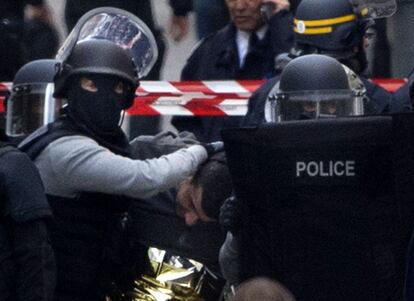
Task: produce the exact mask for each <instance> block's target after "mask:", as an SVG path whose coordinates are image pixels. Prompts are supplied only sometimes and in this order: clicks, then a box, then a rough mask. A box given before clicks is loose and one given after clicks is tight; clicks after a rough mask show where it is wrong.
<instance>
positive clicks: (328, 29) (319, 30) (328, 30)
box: [293, 26, 333, 35]
mask: <svg viewBox="0 0 414 301" xmlns="http://www.w3.org/2000/svg"><path fill="white" fill-rule="evenodd" d="M293 30H294V31H295V32H296V33H299V34H304V35H313V34H314V35H317V34H327V33H331V32H332V30H333V29H332V27H331V26H328V27H319V28H306V29H305V30H304V31H299V30H298V29H297V28H296V27H295V28H294V29H293Z"/></svg>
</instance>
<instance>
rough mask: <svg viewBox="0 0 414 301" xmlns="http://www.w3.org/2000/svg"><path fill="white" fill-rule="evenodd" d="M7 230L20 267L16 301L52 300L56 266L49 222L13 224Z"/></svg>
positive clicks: (40, 220) (35, 221)
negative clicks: (48, 230) (10, 235)
mask: <svg viewBox="0 0 414 301" xmlns="http://www.w3.org/2000/svg"><path fill="white" fill-rule="evenodd" d="M8 228H9V229H10V233H11V234H12V244H13V255H14V258H15V263H16V267H17V277H16V281H17V283H16V284H17V299H16V300H18V301H27V300H29V301H30V300H33V301H34V300H39V301H42V300H44V301H46V300H48V301H49V300H50V301H51V300H53V292H54V288H55V282H56V280H55V277H56V273H55V269H56V267H55V259H54V253H53V249H52V247H51V245H50V242H49V237H48V232H47V225H46V221H45V220H42V219H39V220H34V221H29V222H24V223H16V222H15V221H11V222H10V224H9V227H8Z"/></svg>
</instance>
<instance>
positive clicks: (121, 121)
mask: <svg viewBox="0 0 414 301" xmlns="http://www.w3.org/2000/svg"><path fill="white" fill-rule="evenodd" d="M124 118H125V110H122V112H121V119H120V120H119V123H118V126H119V127H121V126H122V124H123V123H124Z"/></svg>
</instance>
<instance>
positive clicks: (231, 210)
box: [219, 196, 248, 235]
mask: <svg viewBox="0 0 414 301" xmlns="http://www.w3.org/2000/svg"><path fill="white" fill-rule="evenodd" d="M247 218H248V209H247V208H246V206H245V205H243V204H242V202H240V200H238V199H237V198H236V197H235V196H231V197H229V198H228V199H226V200H225V201H224V204H223V205H222V206H221V208H220V215H219V223H220V225H221V227H222V228H223V230H225V231H230V232H231V233H232V234H233V235H237V233H238V232H239V231H240V230H241V229H242V228H243V227H244V225H245V223H246V220H247Z"/></svg>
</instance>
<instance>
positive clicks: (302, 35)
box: [242, 0, 411, 125]
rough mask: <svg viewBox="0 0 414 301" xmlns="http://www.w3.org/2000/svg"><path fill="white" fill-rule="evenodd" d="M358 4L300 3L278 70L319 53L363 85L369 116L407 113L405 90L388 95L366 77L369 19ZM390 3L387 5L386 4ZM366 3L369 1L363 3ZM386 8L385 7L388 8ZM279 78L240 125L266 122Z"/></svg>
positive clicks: (319, 0)
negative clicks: (291, 45) (290, 40)
mask: <svg viewBox="0 0 414 301" xmlns="http://www.w3.org/2000/svg"><path fill="white" fill-rule="evenodd" d="M351 2H352V3H354V5H356V4H358V2H361V1H358V0H353V1H350V0H338V1H334V2H332V1H329V0H302V1H301V3H300V4H299V6H298V8H297V11H296V14H295V18H294V32H295V46H294V48H293V49H292V50H291V52H290V53H289V54H284V55H283V56H280V57H279V58H278V60H277V68H279V69H283V66H284V65H286V63H287V62H289V61H290V60H291V59H292V58H295V57H298V56H301V55H304V54H312V53H319V54H325V55H328V56H331V57H333V58H335V59H337V60H338V61H340V62H341V63H342V64H344V65H346V66H347V67H349V68H350V69H351V70H352V71H353V72H355V73H356V74H357V75H358V76H359V78H360V79H361V81H362V82H363V84H364V86H365V88H366V90H367V95H368V97H369V98H370V99H371V105H372V109H371V110H370V111H369V112H366V113H369V114H381V113H394V112H407V111H410V110H411V104H410V98H409V95H408V88H404V89H402V90H401V91H400V92H399V93H398V94H391V93H389V92H387V91H386V90H384V89H383V88H381V87H380V86H378V85H376V84H374V83H372V82H371V81H369V80H368V79H366V78H365V76H364V72H365V71H366V67H367V59H366V56H365V51H364V47H365V46H364V45H365V44H364V43H366V38H365V34H366V31H367V28H368V27H369V26H370V24H372V22H373V21H372V19H373V17H371V15H372V16H374V15H375V16H378V15H379V16H384V17H385V16H386V15H381V14H380V12H378V11H375V14H374V13H372V14H371V15H370V14H368V15H367V11H369V9H370V7H365V6H363V5H362V4H361V5H359V6H358V5H357V6H356V7H355V6H353V4H352V3H351ZM387 2H390V3H387ZM365 3H369V1H365ZM384 3H385V4H384V5H386V6H385V8H388V6H389V7H390V8H391V9H390V10H387V9H384V10H383V11H387V12H388V11H393V9H395V7H394V6H393V5H392V4H393V1H386V2H384ZM387 5H388V6H387ZM278 81H279V76H275V77H274V78H272V79H270V80H269V81H268V82H267V83H265V84H264V85H263V86H262V87H261V88H260V89H259V90H258V91H257V92H256V93H255V94H254V95H253V96H252V97H251V99H250V100H249V107H248V112H247V114H246V116H245V118H244V120H243V122H242V124H243V125H256V124H260V123H263V122H264V120H265V116H264V107H265V103H266V99H267V96H268V94H269V92H270V91H271V89H272V88H273V87H274V86H275V84H276V83H277V82H278Z"/></svg>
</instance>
